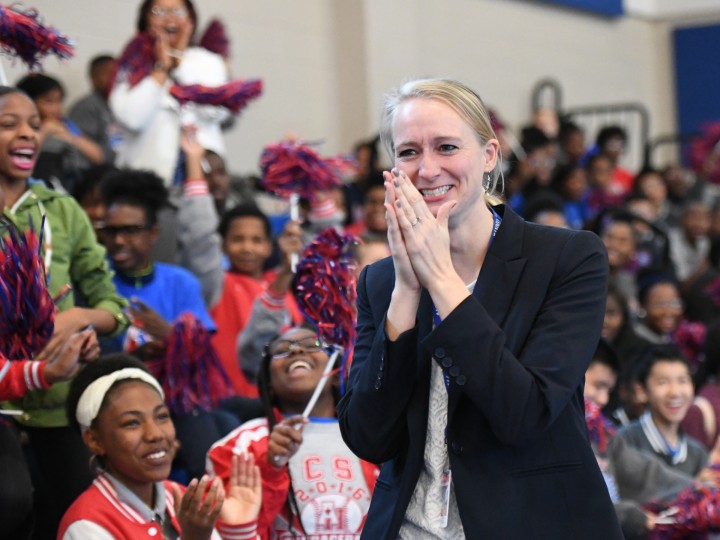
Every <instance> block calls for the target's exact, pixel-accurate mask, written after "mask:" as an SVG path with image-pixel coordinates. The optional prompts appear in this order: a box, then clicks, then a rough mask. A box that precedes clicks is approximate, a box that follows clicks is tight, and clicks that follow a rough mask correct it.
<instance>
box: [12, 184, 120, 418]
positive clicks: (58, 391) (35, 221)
mask: <svg viewBox="0 0 720 540" xmlns="http://www.w3.org/2000/svg"><path fill="white" fill-rule="evenodd" d="M43 214H45V220H46V223H45V227H44V235H43V236H44V238H43V252H42V253H43V257H45V258H46V262H47V252H48V250H51V259H50V264H49V266H48V275H49V278H50V282H49V286H48V289H49V291H50V294H51V296H53V297H54V296H55V295H57V293H58V292H59V291H60V289H61V288H62V287H63V285H65V284H68V283H69V284H71V285H72V287H73V294H68V295H66V296H65V298H63V299H62V300H60V301H59V302H58V304H57V306H58V310H59V311H65V310H67V309H69V308H71V307H73V306H74V305H75V301H76V299H79V300H80V302H81V305H84V306H88V307H92V308H95V309H104V310H107V311H109V312H110V313H112V314H113V316H114V317H115V319H116V320H117V321H118V325H117V328H116V330H115V332H114V333H118V332H122V331H123V330H124V329H125V328H127V326H128V324H129V323H128V319H127V317H126V316H125V314H124V313H123V308H124V307H125V306H127V301H126V300H125V299H124V298H122V297H121V296H120V295H119V294H118V293H117V291H116V290H115V285H114V284H113V282H112V276H113V274H112V271H111V270H110V267H109V266H108V263H107V260H106V259H105V248H104V247H102V245H100V244H99V243H98V241H97V240H96V238H95V232H94V231H93V229H92V225H90V220H89V219H88V218H87V215H86V214H85V212H84V211H83V209H82V208H81V207H80V205H78V203H77V202H76V201H75V199H73V198H72V197H70V196H68V195H64V194H61V193H58V192H56V191H52V190H50V189H48V188H46V187H45V185H44V184H42V183H41V182H37V181H32V180H31V181H30V183H29V189H28V193H27V196H24V198H22V199H21V200H20V201H19V204H16V205H15V207H13V208H12V209H5V211H4V215H5V216H6V217H7V218H9V219H10V220H12V221H13V222H14V223H15V225H17V226H18V227H19V228H20V229H22V230H26V229H27V228H28V227H29V226H30V222H31V220H32V225H33V227H34V228H35V230H38V231H39V229H40V227H41V223H42V216H43ZM48 231H49V232H50V238H48V234H47V233H48ZM68 387H69V383H68V382H63V383H57V384H55V385H53V386H52V388H50V389H49V390H46V391H36V392H29V393H28V394H27V395H25V397H24V398H23V399H22V400H20V401H18V402H13V403H9V402H3V403H2V407H3V408H6V409H7V408H13V409H18V408H20V409H22V410H23V411H25V412H26V413H27V414H28V415H29V418H28V419H24V420H22V422H23V423H26V424H27V425H29V426H35V427H61V426H67V425H68V423H67V418H66V415H65V398H66V397H67V393H68Z"/></svg>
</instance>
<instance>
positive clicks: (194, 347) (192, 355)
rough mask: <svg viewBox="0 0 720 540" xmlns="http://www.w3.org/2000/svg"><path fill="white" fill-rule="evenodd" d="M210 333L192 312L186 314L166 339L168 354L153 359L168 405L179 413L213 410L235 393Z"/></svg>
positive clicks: (154, 368) (176, 323)
mask: <svg viewBox="0 0 720 540" xmlns="http://www.w3.org/2000/svg"><path fill="white" fill-rule="evenodd" d="M210 337H211V335H210V332H209V331H208V329H207V328H205V326H203V324H202V323H201V322H200V321H199V320H197V319H196V318H195V316H194V315H192V314H191V313H183V314H181V315H180V317H178V319H177V321H175V323H174V325H173V332H172V334H170V336H169V337H168V338H167V339H166V342H165V355H164V357H163V358H158V359H155V360H151V361H149V362H148V363H147V364H148V368H149V369H150V371H151V372H152V374H153V375H154V376H155V378H156V379H157V380H158V381H160V384H161V385H162V387H163V391H164V392H165V401H166V402H167V404H168V407H170V409H171V410H172V411H173V412H175V413H179V414H186V413H189V412H191V411H192V410H193V409H195V408H199V409H202V410H205V411H207V410H210V409H211V408H213V407H215V406H217V404H218V402H219V401H220V400H221V399H223V398H226V397H229V396H230V395H231V394H232V387H231V384H230V379H229V378H228V376H227V373H225V369H224V368H223V366H222V363H221V362H220V359H219V358H218V355H217V352H215V349H214V348H213V346H212V344H211V343H210Z"/></svg>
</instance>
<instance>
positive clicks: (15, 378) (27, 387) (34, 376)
mask: <svg viewBox="0 0 720 540" xmlns="http://www.w3.org/2000/svg"><path fill="white" fill-rule="evenodd" d="M49 387H50V385H49V384H48V383H47V381H46V380H45V362H38V361H33V360H18V361H12V362H11V361H10V360H8V359H7V358H4V357H0V399H2V400H11V399H18V398H21V397H22V396H24V395H25V394H26V393H27V392H29V391H31V390H47V389H48V388H49Z"/></svg>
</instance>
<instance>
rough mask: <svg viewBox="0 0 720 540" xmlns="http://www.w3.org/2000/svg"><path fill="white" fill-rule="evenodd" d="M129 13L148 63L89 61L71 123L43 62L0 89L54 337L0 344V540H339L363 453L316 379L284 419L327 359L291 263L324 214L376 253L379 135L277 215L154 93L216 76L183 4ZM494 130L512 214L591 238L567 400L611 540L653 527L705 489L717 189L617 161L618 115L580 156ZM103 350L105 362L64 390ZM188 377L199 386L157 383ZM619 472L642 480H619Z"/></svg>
mask: <svg viewBox="0 0 720 540" xmlns="http://www.w3.org/2000/svg"><path fill="white" fill-rule="evenodd" d="M138 21H139V22H138V39H139V37H141V36H143V35H145V34H149V35H151V36H153V39H154V44H155V45H154V47H155V48H154V53H153V55H151V56H152V59H153V60H154V61H153V62H150V63H149V64H148V62H146V61H145V60H148V59H147V58H144V57H140V58H139V60H138V58H137V57H136V56H133V54H132V53H133V52H137V49H134V48H133V47H132V46H131V45H132V43H131V45H129V46H128V48H127V49H126V51H125V52H124V53H123V54H122V55H120V57H119V59H118V60H116V59H115V58H114V57H113V56H109V55H102V56H98V57H96V58H95V59H94V60H93V61H92V62H91V63H90V70H89V74H90V77H91V81H92V84H93V91H92V92H91V94H90V95H88V96H87V97H85V98H83V99H81V100H80V101H79V102H77V103H76V104H75V105H74V106H73V107H71V108H70V109H69V111H70V112H69V113H68V114H65V112H64V109H63V108H64V104H63V100H64V97H65V92H64V89H63V85H62V83H61V82H60V81H59V80H57V79H55V78H53V77H50V76H48V75H43V74H31V75H28V76H26V77H23V78H22V79H21V80H20V81H18V82H17V84H16V87H15V88H2V89H0V203H2V204H0V209H2V211H3V215H4V216H5V219H7V220H9V221H10V222H11V223H12V224H13V226H15V227H17V228H19V229H20V230H27V229H29V228H30V227H33V226H34V227H43V233H44V235H43V240H44V245H43V249H42V254H43V257H44V261H45V265H46V268H47V270H48V276H49V281H48V290H49V293H50V294H51V295H52V296H53V297H58V300H57V307H58V314H57V316H56V320H55V330H54V334H53V336H52V338H51V339H50V341H49V342H48V344H47V346H46V347H45V348H44V349H43V350H41V351H35V353H36V354H35V358H36V359H40V360H48V362H47V364H46V365H44V364H43V365H42V367H40V364H37V366H36V365H35V363H33V362H32V360H33V359H32V358H11V359H10V360H13V361H17V362H15V364H16V367H18V368H19V369H17V370H15V372H14V373H15V375H12V376H11V377H10V378H8V379H7V380H6V381H5V382H7V383H8V384H7V385H5V386H0V391H1V392H2V393H1V394H0V397H1V398H2V399H3V400H5V401H4V402H3V405H2V406H3V408H4V409H13V410H21V411H22V412H23V414H22V415H18V416H15V417H13V418H14V419H13V420H12V421H10V420H3V419H2V418H0V421H2V425H1V426H0V453H2V454H3V455H4V456H6V457H7V456H11V458H12V459H11V460H10V461H7V462H6V461H4V460H5V459H6V457H3V458H2V459H0V464H2V465H3V467H6V468H7V470H8V471H12V472H13V473H14V474H15V476H14V477H13V478H15V479H16V481H17V484H15V485H17V486H19V487H18V489H17V490H15V491H14V492H13V493H10V494H8V493H5V492H3V494H2V497H3V501H7V502H8V504H7V505H5V503H3V504H1V505H0V506H4V507H5V508H7V509H8V513H3V515H2V519H0V523H1V524H2V526H0V538H21V537H26V538H30V537H32V538H54V537H55V536H56V534H58V527H59V531H60V532H59V536H58V538H65V539H75V538H106V537H107V538H110V537H113V535H115V537H119V536H118V535H120V536H122V535H125V536H124V537H137V536H133V535H137V534H140V533H139V532H138V531H142V534H143V535H144V534H150V535H153V534H158V533H160V532H161V533H162V534H163V536H164V537H165V538H177V537H178V534H179V531H180V529H182V531H183V533H182V537H183V538H209V537H210V536H211V535H220V536H221V537H224V538H253V537H254V536H255V534H259V535H260V536H261V537H262V538H276V537H277V538H290V537H302V535H308V536H309V537H317V538H323V537H324V536H322V535H324V534H328V535H329V534H345V535H348V536H345V537H348V538H349V537H353V538H354V537H357V535H358V534H359V531H360V530H361V528H362V524H363V521H364V517H365V515H366V513H367V509H368V506H369V500H370V497H371V494H372V490H373V486H374V482H375V478H376V476H377V473H378V465H380V464H369V463H365V462H363V461H361V460H360V459H358V458H356V457H355V456H354V455H353V454H352V452H350V450H349V449H348V448H347V446H345V443H344V442H343V441H342V439H341V437H340V432H339V429H338V425H337V421H336V413H335V405H336V404H337V400H338V386H337V384H336V383H337V377H335V378H334V379H333V382H331V383H329V384H327V385H325V386H324V389H323V391H322V393H321V394H320V398H319V400H318V402H317V404H316V405H315V408H314V409H313V410H312V411H310V413H309V415H307V416H302V415H301V414H302V413H303V412H304V408H305V405H306V404H307V402H308V400H309V398H310V395H311V394H312V392H313V390H314V389H315V387H316V386H317V384H318V381H320V380H321V378H322V376H323V375H322V373H323V370H324V367H325V364H326V363H327V360H328V355H327V351H326V350H325V349H324V348H323V346H322V343H321V342H320V341H319V338H318V335H317V331H316V330H315V329H313V328H311V327H308V326H307V325H306V324H305V323H306V321H304V320H303V317H302V315H301V313H300V310H299V308H298V305H297V302H296V300H295V297H294V291H293V277H294V274H293V268H292V258H293V254H297V253H299V252H301V251H302V248H303V245H305V244H306V243H307V242H308V240H310V239H312V238H313V236H314V234H315V233H317V232H318V231H320V230H322V229H323V228H326V227H337V228H345V230H346V231H348V232H352V233H353V234H356V235H357V236H358V237H360V238H361V239H362V242H361V243H360V244H359V245H358V246H356V247H355V248H354V250H355V251H354V254H355V256H356V258H357V260H358V269H359V268H361V267H362V266H364V265H365V264H369V263H372V262H374V261H376V260H379V259H381V258H383V257H386V256H387V255H388V254H389V250H388V246H387V238H386V236H387V224H386V221H385V209H384V206H383V202H384V197H385V195H384V188H383V184H382V182H383V179H382V175H381V173H380V159H379V156H378V149H377V140H371V141H368V142H363V143H360V144H358V146H357V148H356V154H357V156H358V159H359V162H361V167H360V168H359V172H358V175H357V177H356V178H353V179H350V181H349V182H347V185H346V186H344V188H343V189H338V190H336V191H335V192H332V193H325V194H321V195H320V196H319V197H318V198H317V200H314V201H311V202H310V204H309V205H306V206H305V208H304V212H303V218H302V219H301V220H300V221H293V220H290V219H289V218H288V216H287V212H286V210H287V206H286V204H285V203H283V202H282V201H279V200H278V199H276V198H273V197H272V196H271V195H269V194H267V193H264V192H263V191H262V189H261V188H260V187H259V186H258V185H255V184H253V183H252V181H251V180H250V179H244V180H242V181H241V180H239V179H237V178H236V179H232V178H231V177H230V175H229V174H228V172H227V170H226V167H225V162H224V158H223V156H224V152H225V149H224V145H223V142H222V126H223V125H224V124H226V123H227V120H228V115H227V111H224V110H220V109H221V108H217V107H216V108H211V107H207V108H202V107H199V108H198V109H199V110H195V111H193V114H192V115H191V116H192V117H191V118H190V119H189V120H188V116H187V115H188V111H187V110H184V109H183V108H182V107H181V106H179V104H178V103H177V102H176V101H175V100H174V98H173V97H172V96H171V95H170V93H169V87H170V85H171V84H173V82H182V83H185V84H190V83H205V84H211V83H212V84H221V83H223V82H225V81H226V80H227V78H228V74H227V67H226V65H225V63H224V61H223V60H222V58H221V57H220V56H218V55H217V54H216V53H212V52H210V51H206V50H205V49H202V48H201V47H197V46H194V45H193V44H192V41H191V37H192V35H193V32H194V30H195V26H196V24H197V14H196V12H195V8H194V6H193V5H192V4H191V3H190V2H189V1H187V0H153V1H150V0H146V1H144V2H143V3H142V5H141V7H140V10H139V19H138ZM183 115H184V116H183ZM181 117H182V121H181ZM494 120H495V122H494V124H495V126H494V127H495V128H496V130H497V132H498V135H499V136H500V138H501V141H500V142H501V147H502V149H503V152H504V156H503V157H504V160H503V162H504V165H503V167H504V170H503V174H504V179H505V192H504V195H505V198H506V200H507V202H508V204H510V205H511V206H512V208H513V209H514V210H516V211H517V212H518V213H520V214H521V215H522V216H524V217H525V218H526V219H527V220H532V221H536V222H538V223H544V224H547V225H548V226H562V227H571V228H576V229H589V230H592V231H594V232H596V233H597V234H598V235H599V236H600V237H601V239H602V241H603V243H604V244H605V247H606V249H607V253H608V262H609V266H610V280H611V286H610V290H609V291H608V296H607V307H606V314H605V324H604V326H603V341H602V342H601V344H600V345H599V348H598V352H597V353H596V358H595V359H594V360H593V363H592V364H591V366H590V367H589V369H588V371H587V374H586V386H585V388H586V398H587V400H588V401H589V402H591V403H594V404H595V406H597V407H600V408H602V409H604V411H605V413H606V414H607V416H608V417H609V418H611V419H612V420H613V421H614V422H615V423H616V424H617V425H618V426H622V427H621V429H620V430H619V432H618V435H617V436H616V437H613V438H612V440H611V442H610V444H609V446H608V448H603V449H597V454H598V459H599V460H600V461H601V465H602V468H603V471H604V472H605V473H606V478H607V479H608V487H609V489H610V492H611V494H612V495H613V497H614V499H615V502H616V508H617V509H618V515H619V516H620V517H621V522H622V524H623V527H624V528H625V531H626V534H627V535H628V536H629V537H631V536H637V537H643V536H644V535H645V534H647V533H648V531H649V530H651V529H653V528H654V527H655V526H656V523H658V517H657V516H656V515H655V514H653V513H652V512H650V511H649V510H646V507H645V506H643V505H646V504H647V503H648V502H649V501H652V500H659V499H662V498H666V499H668V498H669V497H671V495H672V494H676V493H677V492H679V491H680V490H681V489H682V488H684V487H686V486H688V485H692V483H693V482H695V481H697V482H706V483H711V484H713V485H715V484H716V483H717V482H718V477H717V473H716V471H715V469H714V468H713V465H715V464H716V461H715V460H716V454H717V453H718V443H717V440H718V433H720V391H719V389H720V386H719V385H720V379H718V373H720V367H718V366H720V348H719V347H718V343H717V336H718V335H720V333H719V332H718V328H720V189H718V187H717V186H716V185H714V184H712V183H710V182H709V181H707V180H706V179H704V178H703V177H702V175H697V174H694V173H692V172H691V171H689V170H687V169H684V168H682V167H680V166H679V165H672V166H668V167H666V168H664V169H663V170H654V169H651V168H644V169H643V170H641V171H637V172H636V173H632V172H630V171H627V170H625V169H623V168H622V166H621V161H622V153H623V149H624V145H625V143H626V140H627V137H626V134H625V132H624V131H623V130H622V128H620V127H618V126H606V127H605V128H604V129H602V130H601V131H600V132H599V133H598V134H597V137H596V141H595V144H594V145H590V144H587V142H586V141H585V137H586V135H588V134H585V133H584V132H583V130H582V129H581V128H579V127H578V126H577V125H575V124H573V123H572V122H571V121H570V120H569V119H563V118H558V117H557V116H556V117H555V120H556V122H549V123H548V122H544V121H543V122H540V121H538V122H536V123H535V124H533V125H529V126H527V127H525V128H524V129H523V130H522V132H521V137H520V138H519V139H520V140H519V142H516V141H514V140H513V139H514V138H512V137H511V133H510V131H509V130H506V129H505V128H504V126H503V125H502V123H501V122H500V121H499V120H498V119H497V118H495V119H494ZM511 143H512V144H511ZM277 208H281V209H283V211H280V212H277V211H276V210H277ZM263 210H264V211H263ZM43 216H44V220H43ZM68 285H70V286H71V287H72V292H71V293H70V294H67V292H66V293H65V294H62V293H63V291H66V289H67V286H68ZM189 336H192V337H189ZM201 337H202V339H201ZM98 338H99V343H98V341H97V340H98ZM98 344H99V348H98V347H97V345H98ZM100 350H101V352H102V354H103V355H108V354H110V353H115V354H114V355H112V356H109V357H104V356H103V357H102V359H101V360H99V361H96V362H95V363H94V364H91V365H88V366H87V367H85V368H84V369H82V370H81V371H80V373H81V375H80V376H78V377H76V378H75V379H74V381H72V383H71V382H69V380H70V379H72V378H73V377H74V375H75V373H76V372H77V366H78V362H79V361H93V360H95V358H96V357H97V356H98V355H99V352H100ZM130 355H132V356H130ZM133 357H136V358H139V359H140V360H143V361H145V363H142V362H138V361H137V360H136V359H134V358H133ZM0 359H2V360H3V361H4V360H5V358H4V357H3V358H0ZM173 361H178V362H180V361H182V362H183V364H182V365H183V366H186V368H187V370H188V373H189V375H188V373H186V374H180V375H179V374H178V373H174V372H173V371H172V369H171V367H170V368H169V367H168V366H171V365H172V362H173ZM3 366H4V364H3V365H0V382H3V380H4V379H5V377H6V374H7V373H8V370H7V369H5V367H3ZM33 366H35V367H33ZM148 368H150V370H151V371H152V374H151V373H150V371H148ZM23 369H24V370H26V371H27V370H33V369H36V370H37V374H38V375H37V376H36V378H35V379H33V378H32V377H29V378H28V377H27V375H26V376H25V377H24V378H23V377H22V376H21V375H20V373H21V371H22V370H23ZM193 370H195V371H193ZM197 370H201V371H202V370H205V371H204V372H203V373H205V375H206V376H205V377H204V378H203V380H205V381H206V384H194V385H190V386H188V387H186V388H178V387H177V385H178V381H183V382H186V383H188V384H190V381H191V379H192V377H193V376H194V374H195V373H196V372H197ZM120 372H122V373H124V375H122V376H119V375H114V374H116V373H120ZM183 377H185V378H183ZM63 381H64V382H63ZM97 381H100V382H99V383H97ZM96 383H97V384H96ZM68 392H69V393H68ZM695 393H697V395H698V397H697V398H695ZM11 400H14V401H11ZM83 422H86V424H84V423H83ZM20 441H22V449H23V452H22V453H23V454H24V457H23V456H21V455H20V452H19V448H20V447H21V446H20ZM8 459H9V458H8ZM88 461H91V465H92V466H91V467H90V468H89V467H88ZM8 463H9V464H10V465H8ZM638 463H642V464H643V467H650V468H651V469H652V471H653V473H652V475H651V477H652V478H653V479H656V481H655V480H653V481H651V480H648V479H647V478H650V477H646V480H642V479H641V480H638V479H637V477H633V478H630V479H628V476H631V475H629V474H626V473H627V471H637V470H639V469H638V465H637V464H638ZM18 464H20V466H18ZM6 468H3V469H2V470H6ZM643 470H645V469H643ZM623 471H624V472H623ZM28 474H29V475H30V476H31V477H32V484H30V482H29V480H28ZM168 478H172V479H173V480H174V481H176V482H177V483H173V482H171V481H169V480H168ZM212 478H219V479H220V480H221V481H218V480H212ZM191 479H192V480H191ZM198 479H199V480H198ZM3 483H5V482H3ZM179 484H186V485H187V486H188V488H187V491H185V488H180V487H179ZM613 490H614V491H613ZM206 492H207V496H206V497H205V498H204V503H203V502H202V501H203V496H204V495H205V493H206ZM78 497H80V498H79V499H78ZM76 499H77V501H78V502H76V503H75V504H72V503H73V501H75V500H76ZM11 502H12V504H11ZM623 504H624V505H625V506H623ZM71 505H72V506H71ZM628 505H629V506H628ZM68 508H69V510H68ZM88 508H92V509H93V510H92V511H89V510H88ZM628 508H629V509H628ZM0 512H2V511H1V510H0ZM66 512H67V513H66ZM108 512H110V513H113V512H115V514H117V515H114V517H113V518H112V519H111V518H108V517H107V513H108ZM63 515H65V518H64V519H63V520H62V525H60V523H61V518H62V516H63ZM118 516H121V518H119V517H118ZM118 519H120V521H118ZM123 520H124V521H123ZM111 522H112V523H111ZM216 522H217V526H216ZM118 523H120V524H118ZM158 527H159V528H158ZM153 528H154V529H153ZM151 529H153V530H154V531H155V532H154V533H153V532H150V530H151ZM103 535H104V536H103ZM313 535H317V536H313Z"/></svg>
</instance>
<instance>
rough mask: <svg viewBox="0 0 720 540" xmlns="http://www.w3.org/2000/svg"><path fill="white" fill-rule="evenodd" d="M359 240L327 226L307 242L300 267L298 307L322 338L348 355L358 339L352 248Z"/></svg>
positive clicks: (354, 263) (298, 268)
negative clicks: (341, 348) (356, 336)
mask: <svg viewBox="0 0 720 540" xmlns="http://www.w3.org/2000/svg"><path fill="white" fill-rule="evenodd" d="M357 242H358V240H357V238H356V237H355V236H353V235H351V234H348V235H341V234H340V233H339V232H337V231H336V230H335V229H332V228H331V229H326V230H324V231H323V232H321V233H320V234H319V235H318V236H317V237H316V238H315V240H313V241H312V242H311V243H310V244H308V246H307V247H306V248H305V251H304V253H303V256H302V259H301V260H300V262H299V263H298V266H297V277H296V281H297V288H296V294H297V302H298V306H299V307H300V309H301V311H302V312H303V313H304V314H305V316H306V317H307V318H308V319H310V320H311V321H312V322H313V323H314V324H315V325H316V326H317V329H318V334H319V335H320V337H321V338H322V339H323V340H325V341H326V342H327V343H329V344H331V345H339V346H341V347H343V349H344V350H345V352H346V354H347V353H349V351H350V349H351V348H352V346H353V342H354V341H355V322H356V320H357V307H356V299H357V295H356V292H355V268H356V266H357V265H356V262H355V259H354V258H353V256H352V255H351V253H350V250H349V248H350V245H351V244H354V243H357Z"/></svg>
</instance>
